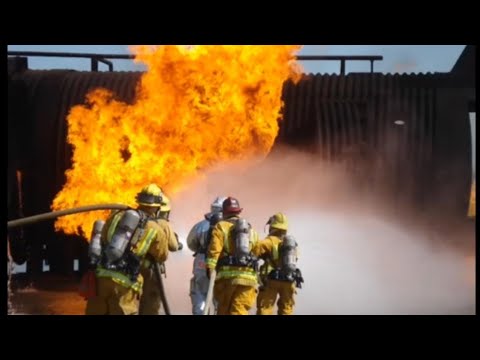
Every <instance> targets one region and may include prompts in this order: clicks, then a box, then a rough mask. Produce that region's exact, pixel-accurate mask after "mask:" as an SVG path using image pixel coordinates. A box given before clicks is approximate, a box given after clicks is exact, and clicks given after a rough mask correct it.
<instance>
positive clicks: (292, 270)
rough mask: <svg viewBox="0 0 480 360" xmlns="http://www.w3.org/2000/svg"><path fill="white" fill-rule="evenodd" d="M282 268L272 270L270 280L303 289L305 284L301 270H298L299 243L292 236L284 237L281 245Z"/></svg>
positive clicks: (280, 258)
mask: <svg viewBox="0 0 480 360" xmlns="http://www.w3.org/2000/svg"><path fill="white" fill-rule="evenodd" d="M278 251H279V260H280V267H278V268H276V269H274V270H272V271H271V272H270V273H269V275H268V278H269V279H271V280H279V281H288V282H294V281H295V285H296V287H297V288H299V289H301V288H302V283H303V282H304V280H303V277H302V273H301V271H300V269H298V268H297V242H296V241H295V238H294V237H293V236H292V235H285V236H283V237H282V243H281V244H280V245H279V249H278Z"/></svg>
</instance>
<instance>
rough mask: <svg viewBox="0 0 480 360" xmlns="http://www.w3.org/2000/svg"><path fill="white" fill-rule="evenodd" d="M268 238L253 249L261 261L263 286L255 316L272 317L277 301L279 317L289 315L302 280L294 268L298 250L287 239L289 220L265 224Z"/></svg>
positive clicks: (274, 218) (278, 216) (279, 218)
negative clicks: (262, 262) (268, 226)
mask: <svg viewBox="0 0 480 360" xmlns="http://www.w3.org/2000/svg"><path fill="white" fill-rule="evenodd" d="M267 224H268V225H270V229H269V235H268V236H267V238H266V239H265V240H261V241H259V242H258V243H257V244H256V245H255V246H254V248H253V251H252V252H253V254H254V255H255V256H256V257H258V258H262V259H264V261H265V263H264V264H263V265H262V267H261V269H260V276H261V279H262V286H261V287H260V289H259V293H258V297H257V315H271V314H272V313H273V307H274V306H275V302H276V301H277V297H278V302H277V307H278V315H291V314H292V313H293V308H294V306H295V294H296V286H297V287H300V286H301V285H300V284H301V282H303V278H302V276H301V273H300V271H299V270H298V269H297V268H296V261H297V255H298V253H297V248H296V242H295V240H294V239H293V237H291V236H287V230H288V220H287V217H286V216H285V215H284V214H282V213H277V214H275V215H273V216H272V217H271V218H270V219H269V221H268V222H267Z"/></svg>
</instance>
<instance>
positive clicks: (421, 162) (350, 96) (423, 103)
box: [278, 73, 450, 203]
mask: <svg viewBox="0 0 480 360" xmlns="http://www.w3.org/2000/svg"><path fill="white" fill-rule="evenodd" d="M449 81H450V79H449V75H448V74H418V75H406V74H405V75H398V74H395V75H392V74H387V75H382V74H368V73H361V74H355V73H353V74H348V75H346V76H340V75H322V74H317V75H308V76H306V77H305V78H304V79H303V81H301V82H300V83H299V84H297V85H294V84H293V83H292V82H288V83H286V84H285V88H284V99H285V109H284V120H283V123H282V126H281V130H280V134H279V139H278V142H280V143H290V144H292V145H298V144H299V143H302V144H304V145H305V144H314V148H315V149H316V151H318V154H319V156H321V157H322V158H323V159H324V160H325V161H328V162H337V161H348V160H349V159H350V160H352V162H354V161H356V160H358V159H357V158H358V157H364V158H365V157H366V160H367V161H368V162H370V163H371V164H370V165H371V166H373V168H374V169H375V172H374V174H373V175H374V179H373V181H374V182H383V183H385V182H387V183H388V186H389V187H390V190H392V191H395V192H397V191H402V196H404V195H405V194H406V193H407V194H408V195H409V196H410V198H411V199H412V200H415V201H416V202H417V203H424V201H425V199H424V196H423V194H424V193H425V191H424V186H425V185H426V184H427V183H428V182H429V181H430V175H431V171H432V169H431V166H432V156H433V153H432V150H433V149H432V145H433V137H434V130H435V127H434V123H435V116H436V114H435V104H436V89H437V88H438V87H441V86H442V85H445V84H446V83H448V82H449ZM397 120H401V121H403V123H404V124H403V125H397V124H395V121H397ZM310 148H311V147H310ZM361 165H364V164H361ZM386 174H388V177H389V178H388V179H385V176H386ZM406 174H409V175H406Z"/></svg>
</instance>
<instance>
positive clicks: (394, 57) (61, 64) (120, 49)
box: [8, 45, 465, 73]
mask: <svg viewBox="0 0 480 360" xmlns="http://www.w3.org/2000/svg"><path fill="white" fill-rule="evenodd" d="M464 48H465V45H305V46H304V47H303V49H302V51H301V52H300V54H301V55H381V56H383V61H380V62H375V71H378V72H383V73H388V72H399V73H403V72H407V73H410V72H414V73H418V72H448V71H450V70H451V68H452V67H453V65H454V64H455V62H456V61H457V59H458V57H459V55H460V54H461V52H462V51H463V49H464ZM8 50H17V51H20V50H24V51H66V52H91V53H113V54H127V53H129V50H128V45H8ZM29 65H30V68H32V69H49V68H69V69H77V70H89V68H90V62H89V60H88V59H64V58H58V59H57V58H31V59H29ZM303 66H304V68H305V71H306V72H307V73H310V72H311V73H318V72H321V73H325V72H326V73H338V72H339V71H340V64H339V62H337V61H308V62H304V63H303ZM99 67H100V70H106V66H105V65H103V64H100V65H99ZM114 69H115V70H124V71H132V70H143V68H142V66H141V65H137V64H134V63H133V62H132V61H126V60H114ZM369 69H370V63H369V62H368V61H365V62H363V61H362V62H347V65H346V71H347V72H363V71H369Z"/></svg>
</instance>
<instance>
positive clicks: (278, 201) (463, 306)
mask: <svg viewBox="0 0 480 360" xmlns="http://www.w3.org/2000/svg"><path fill="white" fill-rule="evenodd" d="M347 180H348V179H345V177H344V176H343V175H342V173H341V172H340V171H339V170H338V169H334V168H333V167H331V166H326V165H325V164H322V163H321V162H318V161H315V160H314V158H313V157H310V156H307V155H304V154H299V153H297V152H293V151H280V152H278V153H276V154H275V155H272V156H270V157H269V159H267V160H265V161H264V162H261V163H259V164H256V165H250V166H248V165H245V164H236V165H231V166H223V167H221V168H217V169H215V170H212V171H210V172H209V173H208V174H206V176H205V178H204V179H202V180H198V181H196V182H195V183H193V184H191V186H189V187H188V189H187V190H185V191H184V192H182V193H181V194H177V196H176V197H174V198H173V201H172V206H173V208H172V214H171V219H172V224H173V226H174V229H175V230H176V231H177V232H178V234H179V235H180V237H181V238H182V241H183V242H184V241H185V237H186V235H187V233H188V231H189V230H190V228H191V226H193V224H195V223H196V222H197V221H199V220H201V219H202V217H203V214H204V213H206V212H207V211H208V209H209V207H210V203H211V202H212V201H213V199H214V198H215V197H216V196H218V195H225V196H228V195H231V196H235V197H237V198H238V199H239V202H240V205H241V206H242V207H243V208H244V212H243V216H244V217H245V218H247V219H248V220H249V221H250V222H251V223H252V225H253V226H254V228H255V229H256V230H257V231H258V233H259V235H260V236H261V237H262V238H263V237H264V235H266V234H265V233H264V230H263V227H264V224H265V222H266V221H267V219H268V218H269V217H270V216H271V215H272V214H274V213H276V212H278V211H281V212H284V213H285V214H286V215H287V216H288V218H289V221H290V233H291V234H293V235H294V236H295V237H296V238H297V241H298V243H299V250H300V258H299V267H300V268H301V269H302V272H303V275H304V278H305V283H304V286H303V289H299V290H298V295H297V306H296V308H295V314H473V313H475V266H474V255H473V253H472V254H465V253H462V252H460V251H456V250H454V249H452V248H447V247H446V246H444V245H436V244H434V243H432V241H431V236H430V235H429V234H427V233H425V232H423V233H422V231H421V230H418V229H417V230H416V229H414V228H411V227H410V228H406V227H405V226H402V225H401V224H400V222H398V223H393V222H392V220H391V219H390V220H388V219H387V218H386V217H385V216H383V215H380V214H381V213H382V211H385V207H383V208H381V207H380V206H379V205H378V203H377V205H374V203H373V202H367V201H365V197H362V196H360V195H358V194H357V193H356V192H355V190H354V188H352V184H350V183H349V182H348V181H347ZM467 255H468V256H469V258H468V259H467ZM192 261H193V258H192V256H191V252H190V251H189V250H188V248H187V247H186V246H185V248H184V250H183V251H182V252H179V253H173V254H171V256H170V258H169V260H168V262H167V279H166V287H167V292H168V298H169V301H170V307H171V309H172V312H173V313H174V314H190V313H191V310H190V309H191V305H190V298H189V296H188V289H189V281H190V277H191V266H192Z"/></svg>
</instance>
